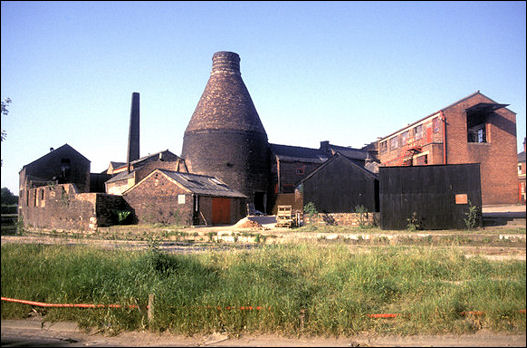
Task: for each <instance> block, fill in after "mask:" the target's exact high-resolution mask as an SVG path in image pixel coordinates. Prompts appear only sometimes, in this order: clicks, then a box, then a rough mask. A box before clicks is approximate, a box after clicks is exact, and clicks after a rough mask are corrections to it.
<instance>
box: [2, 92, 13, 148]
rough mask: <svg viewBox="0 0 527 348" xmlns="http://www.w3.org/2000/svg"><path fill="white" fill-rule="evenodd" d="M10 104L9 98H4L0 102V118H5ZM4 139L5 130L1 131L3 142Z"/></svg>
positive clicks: (5, 135)
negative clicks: (0, 109) (0, 105)
mask: <svg viewBox="0 0 527 348" xmlns="http://www.w3.org/2000/svg"><path fill="white" fill-rule="evenodd" d="M10 103H11V98H5V99H4V100H2V116H7V114H8V113H9V110H8V109H7V106H8V105H9V104H10ZM6 137H7V133H6V132H5V130H3V129H2V141H4V140H5V138H6Z"/></svg>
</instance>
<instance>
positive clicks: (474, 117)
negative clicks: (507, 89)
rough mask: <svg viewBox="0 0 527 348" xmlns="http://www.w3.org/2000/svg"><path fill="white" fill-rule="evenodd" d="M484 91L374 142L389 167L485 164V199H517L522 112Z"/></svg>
mask: <svg viewBox="0 0 527 348" xmlns="http://www.w3.org/2000/svg"><path fill="white" fill-rule="evenodd" d="M507 106H508V104H498V103H497V102H495V101H494V100H492V99H490V98H489V97H487V96H485V95H483V94H482V93H480V92H479V91H477V92H476V93H473V94H471V95H469V96H467V97H465V98H463V99H461V100H459V101H457V102H455V103H453V104H451V105H449V106H447V107H445V108H443V109H441V110H439V111H437V112H435V113H433V114H431V115H429V116H426V117H424V118H422V119H420V120H418V121H416V122H413V123H411V124H409V125H408V126H406V127H404V128H402V129H399V130H397V131H396V132H394V133H392V134H390V135H388V136H385V137H383V138H380V139H379V140H378V141H376V142H375V143H374V144H373V146H369V148H372V147H374V148H375V149H376V150H377V151H378V159H379V160H380V162H381V165H383V166H412V165H430V164H463V163H479V164H480V169H481V191H482V201H483V204H499V203H516V202H517V201H518V194H517V186H518V184H517V181H518V179H517V169H516V166H517V161H516V160H517V154H516V114H515V113H514V112H512V111H511V110H509V109H508V108H507Z"/></svg>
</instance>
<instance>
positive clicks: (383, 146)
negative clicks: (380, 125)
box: [380, 141, 388, 153]
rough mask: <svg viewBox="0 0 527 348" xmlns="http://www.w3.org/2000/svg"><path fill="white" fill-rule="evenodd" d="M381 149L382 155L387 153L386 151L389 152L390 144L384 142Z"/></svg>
mask: <svg viewBox="0 0 527 348" xmlns="http://www.w3.org/2000/svg"><path fill="white" fill-rule="evenodd" d="M380 148H381V153H382V152H386V150H388V142H387V141H383V142H382V143H381V144H380Z"/></svg>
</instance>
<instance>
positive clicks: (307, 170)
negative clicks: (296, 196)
mask: <svg viewBox="0 0 527 348" xmlns="http://www.w3.org/2000/svg"><path fill="white" fill-rule="evenodd" d="M320 165H321V163H311V162H301V161H284V160H281V161H280V163H279V167H278V170H277V172H278V173H277V175H278V176H279V178H278V179H279V182H280V187H279V188H278V190H279V193H293V192H294V191H295V187H296V185H297V184H298V183H299V182H300V181H301V180H302V179H304V178H305V177H306V176H308V175H309V174H311V172H312V171H314V170H315V169H317V168H318V167H320Z"/></svg>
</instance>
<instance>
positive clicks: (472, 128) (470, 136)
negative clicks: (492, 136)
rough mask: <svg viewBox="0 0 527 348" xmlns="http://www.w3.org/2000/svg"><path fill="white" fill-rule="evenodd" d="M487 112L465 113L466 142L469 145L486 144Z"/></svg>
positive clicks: (469, 111)
mask: <svg viewBox="0 0 527 348" xmlns="http://www.w3.org/2000/svg"><path fill="white" fill-rule="evenodd" d="M489 115H490V114H489V112H488V111H487V110H484V109H476V110H468V111H467V141H468V142H469V143H486V142H488V134H487V123H488V117H489Z"/></svg>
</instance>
